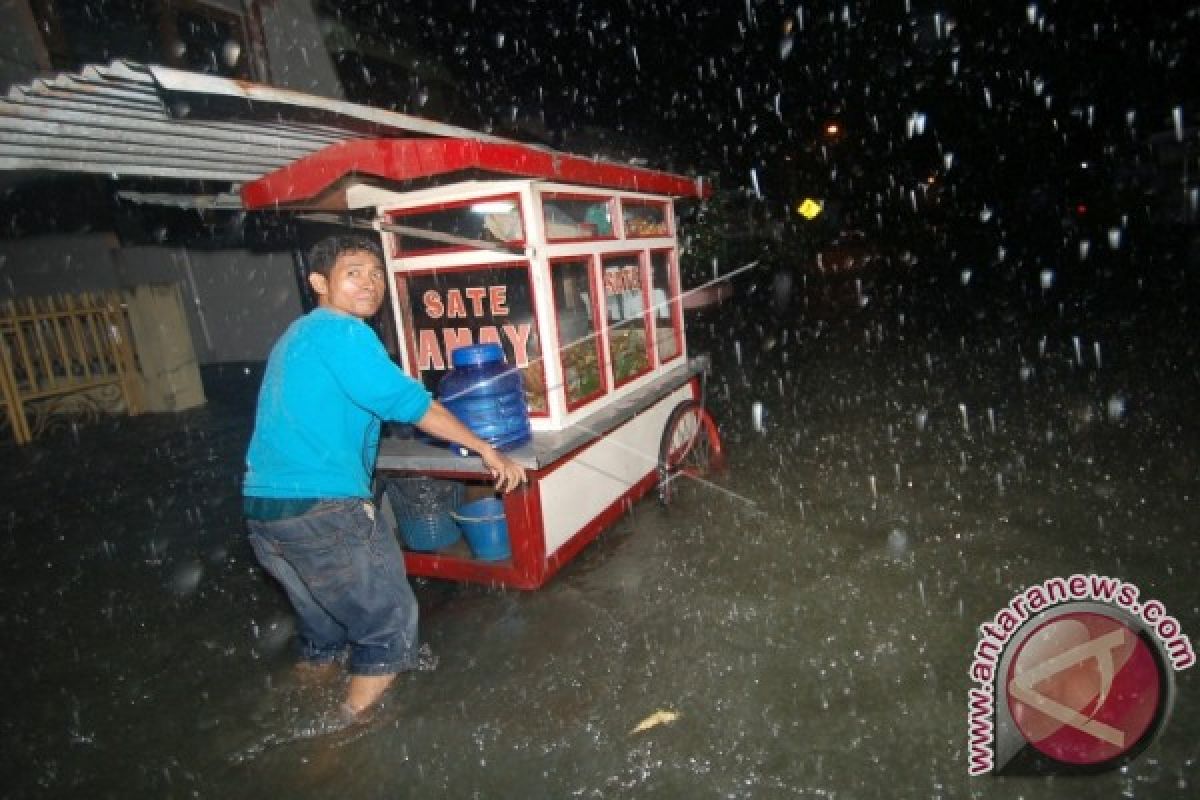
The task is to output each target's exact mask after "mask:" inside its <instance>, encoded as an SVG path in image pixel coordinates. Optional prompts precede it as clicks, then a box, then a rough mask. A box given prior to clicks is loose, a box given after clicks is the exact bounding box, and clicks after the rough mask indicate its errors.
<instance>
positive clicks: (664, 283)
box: [650, 250, 683, 364]
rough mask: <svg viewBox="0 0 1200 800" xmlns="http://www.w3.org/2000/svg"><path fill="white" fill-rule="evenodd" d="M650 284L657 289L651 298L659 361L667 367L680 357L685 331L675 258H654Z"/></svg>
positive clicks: (661, 253) (658, 255)
mask: <svg viewBox="0 0 1200 800" xmlns="http://www.w3.org/2000/svg"><path fill="white" fill-rule="evenodd" d="M650 281H651V285H652V286H653V287H654V291H653V293H652V295H651V303H650V305H651V309H650V314H651V319H653V320H654V341H655V343H656V344H657V347H658V361H659V363H660V364H661V363H665V362H667V361H670V360H671V359H672V358H674V357H675V356H677V355H679V354H680V352H681V351H682V348H681V347H680V346H679V331H680V329H681V328H682V327H683V326H682V325H681V324H680V320H679V304H678V303H676V302H675V296H676V294H677V293H678V292H677V291H676V288H675V286H674V285H673V284H672V283H671V254H670V253H669V252H668V251H666V250H658V251H655V252H653V253H651V254H650Z"/></svg>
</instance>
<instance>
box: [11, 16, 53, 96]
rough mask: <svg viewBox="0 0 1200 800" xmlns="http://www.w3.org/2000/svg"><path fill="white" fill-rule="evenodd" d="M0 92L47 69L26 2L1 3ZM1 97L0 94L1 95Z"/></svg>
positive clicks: (43, 48)
mask: <svg viewBox="0 0 1200 800" xmlns="http://www.w3.org/2000/svg"><path fill="white" fill-rule="evenodd" d="M0 21H2V22H0V90H6V89H7V88H8V87H9V86H11V85H12V84H14V83H25V82H26V81H28V80H30V79H31V78H33V77H35V76H36V75H37V74H38V72H40V71H42V70H47V69H49V68H50V56H49V55H48V54H47V53H46V48H45V47H44V46H43V45H42V37H41V36H40V35H39V34H38V30H37V22H36V21H35V20H34V18H33V12H32V11H30V10H29V0H0ZM0 94H3V91H0Z"/></svg>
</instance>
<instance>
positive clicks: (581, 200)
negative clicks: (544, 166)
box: [542, 194, 613, 242]
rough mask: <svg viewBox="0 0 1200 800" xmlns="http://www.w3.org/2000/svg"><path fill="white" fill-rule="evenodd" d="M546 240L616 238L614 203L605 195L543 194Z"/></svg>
mask: <svg viewBox="0 0 1200 800" xmlns="http://www.w3.org/2000/svg"><path fill="white" fill-rule="evenodd" d="M542 215H543V217H544V219H545V222H546V239H548V240H549V241H552V242H553V241H561V240H563V239H608V238H612V235H613V225H612V204H611V203H610V201H609V200H608V198H605V197H579V196H576V195H562V194H543V195H542Z"/></svg>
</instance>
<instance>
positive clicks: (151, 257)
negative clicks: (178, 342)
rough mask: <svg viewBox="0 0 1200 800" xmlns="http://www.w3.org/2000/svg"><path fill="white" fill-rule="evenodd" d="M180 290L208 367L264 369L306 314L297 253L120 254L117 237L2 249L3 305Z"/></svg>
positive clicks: (45, 240)
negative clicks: (168, 287)
mask: <svg viewBox="0 0 1200 800" xmlns="http://www.w3.org/2000/svg"><path fill="white" fill-rule="evenodd" d="M146 283H178V284H180V286H181V287H182V289H183V302H184V310H185V311H186V313H187V317H188V327H189V329H190V331H191V334H192V342H193V343H194V346H195V348H196V358H197V361H198V362H199V363H200V364H202V365H210V364H223V363H229V362H241V361H262V360H265V359H266V357H267V354H268V353H269V352H270V350H271V345H272V344H274V342H275V340H276V339H277V338H278V337H279V334H280V333H282V332H283V330H284V328H286V327H287V325H288V324H289V323H290V322H291V321H292V320H293V319H295V318H296V317H298V316H299V315H300V314H301V313H302V307H301V300H300V291H299V288H298V286H297V284H296V277H295V268H294V261H293V257H292V254H291V253H286V252H281V253H252V252H249V251H246V250H215V251H200V250H185V249H183V248H173V247H130V248H121V247H119V246H118V243H117V240H116V237H115V236H113V235H112V234H104V233H95V234H77V235H63V236H40V237H35V238H30V239H18V240H10V241H0V300H3V299H7V298H12V297H28V296H41V295H47V294H54V293H57V292H70V293H76V292H84V291H97V290H102V289H117V288H122V287H129V286H136V285H139V284H146Z"/></svg>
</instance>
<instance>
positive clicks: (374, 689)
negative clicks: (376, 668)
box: [342, 673, 396, 716]
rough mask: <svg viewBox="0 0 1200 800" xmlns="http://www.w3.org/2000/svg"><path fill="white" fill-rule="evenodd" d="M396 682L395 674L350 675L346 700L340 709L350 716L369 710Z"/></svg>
mask: <svg viewBox="0 0 1200 800" xmlns="http://www.w3.org/2000/svg"><path fill="white" fill-rule="evenodd" d="M394 680H396V674H395V673H392V674H391V675H351V676H350V686H349V688H348V689H347V690H346V699H345V701H343V703H342V708H343V709H344V710H345V711H346V712H347V713H348V714H350V715H353V716H358V715H359V714H361V713H362V712H364V711H366V710H367V709H369V708H371V707H372V706H373V705H375V704H376V703H377V702H379V698H380V697H382V696H383V693H384V692H386V691H387V688H388V687H389V686H391V685H392V681H394Z"/></svg>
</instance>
